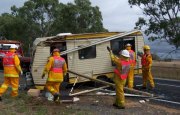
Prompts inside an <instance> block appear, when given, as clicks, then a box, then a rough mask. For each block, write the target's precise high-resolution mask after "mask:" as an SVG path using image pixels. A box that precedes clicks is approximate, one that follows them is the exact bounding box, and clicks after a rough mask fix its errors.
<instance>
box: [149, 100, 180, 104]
mask: <svg viewBox="0 0 180 115" xmlns="http://www.w3.org/2000/svg"><path fill="white" fill-rule="evenodd" d="M151 100H156V101H161V102H167V103H172V104H178V105H180V103H179V102H175V101H169V100H163V99H151Z"/></svg>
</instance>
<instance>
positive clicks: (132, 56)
mask: <svg viewBox="0 0 180 115" xmlns="http://www.w3.org/2000/svg"><path fill="white" fill-rule="evenodd" d="M129 55H130V58H129V62H130V64H134V65H136V60H135V57H134V51H133V50H129Z"/></svg>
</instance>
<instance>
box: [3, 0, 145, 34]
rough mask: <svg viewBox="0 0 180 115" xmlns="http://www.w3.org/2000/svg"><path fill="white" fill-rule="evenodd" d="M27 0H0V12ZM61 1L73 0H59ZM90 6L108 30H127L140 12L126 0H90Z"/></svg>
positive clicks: (140, 14) (69, 0) (132, 26)
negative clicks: (101, 18)
mask: <svg viewBox="0 0 180 115" xmlns="http://www.w3.org/2000/svg"><path fill="white" fill-rule="evenodd" d="M25 1H27V0H0V13H4V12H9V11H10V8H11V6H12V5H16V6H17V7H20V6H23V4H24V2H25ZM60 1H61V2H63V3H67V2H73V1H74V0H60ZM90 1H91V3H92V6H98V7H99V8H100V11H101V13H102V17H103V24H104V27H105V28H106V29H108V30H109V31H129V30H132V29H133V28H134V26H135V22H136V21H137V20H138V17H139V16H142V12H141V10H140V9H139V8H137V7H133V8H130V6H129V4H128V0H90Z"/></svg>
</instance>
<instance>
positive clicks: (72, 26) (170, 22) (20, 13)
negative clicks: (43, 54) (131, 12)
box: [0, 0, 180, 51]
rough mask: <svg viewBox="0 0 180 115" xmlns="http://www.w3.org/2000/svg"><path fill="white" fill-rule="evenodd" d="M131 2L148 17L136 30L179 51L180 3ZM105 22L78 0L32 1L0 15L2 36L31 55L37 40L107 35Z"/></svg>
mask: <svg viewBox="0 0 180 115" xmlns="http://www.w3.org/2000/svg"><path fill="white" fill-rule="evenodd" d="M128 2H129V5H130V7H133V6H137V7H139V8H140V9H142V12H143V15H144V17H139V20H138V21H137V22H136V23H135V28H136V29H142V30H143V31H144V33H145V34H146V35H147V36H148V38H149V40H156V39H165V40H166V41H167V42H168V43H169V44H172V45H174V46H175V47H176V48H179V46H180V29H179V28H180V13H179V11H180V1H179V0H128ZM109 7H110V6H109ZM122 16H123V15H122ZM102 21H103V18H102V14H101V11H100V9H99V7H98V6H92V4H91V2H90V0H74V2H73V3H67V4H63V3H60V2H59V0H28V1H26V2H25V3H24V5H23V6H22V7H16V6H12V7H11V12H10V13H3V14H1V15H0V36H1V38H2V37H5V38H6V39H10V40H19V41H21V42H23V44H24V50H25V51H27V49H28V45H29V44H32V42H33V41H34V39H35V38H37V37H44V36H52V35H57V34H58V33H67V32H68V33H69V32H70V33H94V32H107V31H108V30H107V29H105V28H104V27H103V23H102ZM127 24H128V22H127Z"/></svg>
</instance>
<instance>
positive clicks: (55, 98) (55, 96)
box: [54, 93, 59, 102]
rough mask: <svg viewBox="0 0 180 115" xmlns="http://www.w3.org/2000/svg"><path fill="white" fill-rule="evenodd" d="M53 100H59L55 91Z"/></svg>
mask: <svg viewBox="0 0 180 115" xmlns="http://www.w3.org/2000/svg"><path fill="white" fill-rule="evenodd" d="M54 101H56V102H57V101H59V94H57V93H56V94H54Z"/></svg>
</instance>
